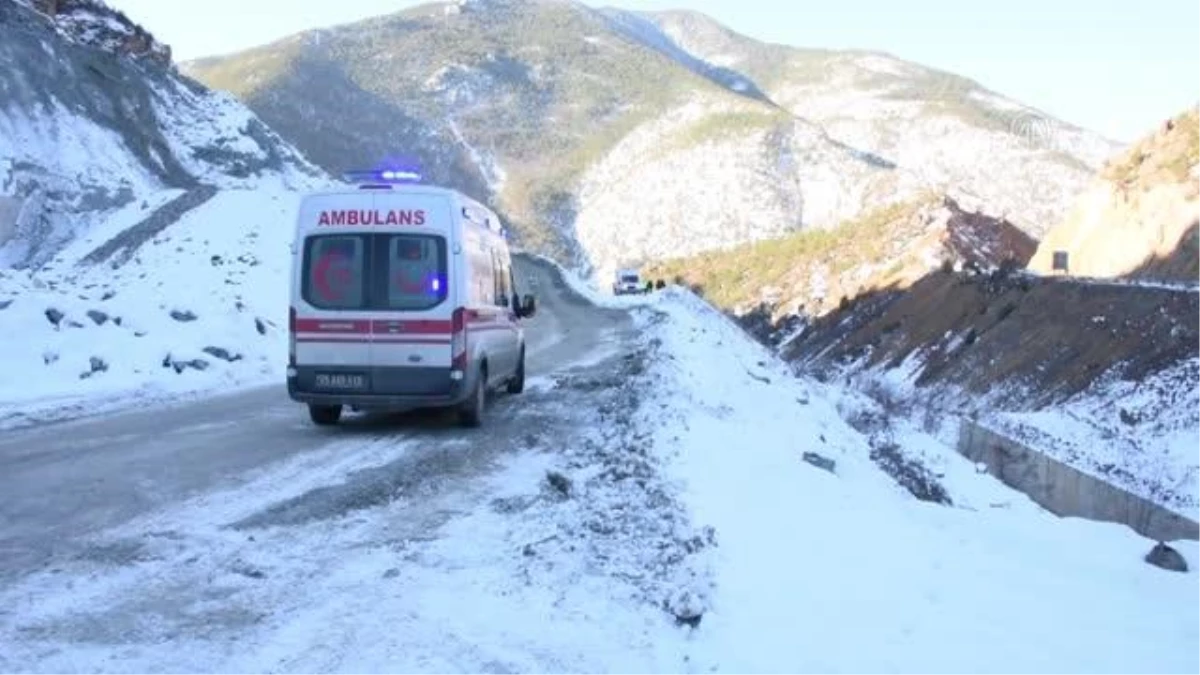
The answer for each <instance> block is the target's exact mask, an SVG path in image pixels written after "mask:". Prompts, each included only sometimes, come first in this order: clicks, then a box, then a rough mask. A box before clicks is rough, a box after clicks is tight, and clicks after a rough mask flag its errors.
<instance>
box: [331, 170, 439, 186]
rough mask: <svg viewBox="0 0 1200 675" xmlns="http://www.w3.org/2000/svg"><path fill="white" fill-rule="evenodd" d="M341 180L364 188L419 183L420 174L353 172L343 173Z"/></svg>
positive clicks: (375, 171) (382, 171) (386, 171)
mask: <svg viewBox="0 0 1200 675" xmlns="http://www.w3.org/2000/svg"><path fill="white" fill-rule="evenodd" d="M342 179H343V180H345V181H346V182H347V183H357V184H359V185H361V186H362V187H364V188H366V187H374V186H390V185H403V184H410V183H420V182H421V174H420V173H418V172H416V171H405V170H403V169H372V170H366V171H363V170H353V171H347V172H345V173H343V174H342Z"/></svg>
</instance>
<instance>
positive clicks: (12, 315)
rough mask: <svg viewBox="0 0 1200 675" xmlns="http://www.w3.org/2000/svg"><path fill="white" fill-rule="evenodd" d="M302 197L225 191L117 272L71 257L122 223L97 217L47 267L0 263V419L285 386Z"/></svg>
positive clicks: (264, 188) (275, 190)
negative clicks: (1, 360)
mask: <svg viewBox="0 0 1200 675" xmlns="http://www.w3.org/2000/svg"><path fill="white" fill-rule="evenodd" d="M160 201H161V200H160ZM297 203H298V197H297V195H296V194H295V193H293V192H291V191H290V190H289V189H288V188H287V187H286V185H283V184H279V183H272V182H263V183H261V184H260V185H259V187H258V188H256V189H249V190H226V191H222V192H219V193H218V194H217V195H216V196H215V197H214V198H213V199H212V200H210V201H209V202H207V203H205V204H204V205H202V206H200V207H199V208H197V209H195V210H193V211H191V212H189V213H187V214H185V215H184V216H183V217H182V218H181V219H180V220H179V221H178V222H177V223H175V224H174V225H171V226H170V227H168V228H167V229H166V230H164V231H163V232H162V233H160V234H159V235H158V236H156V237H154V238H153V239H152V240H150V241H148V242H146V243H145V245H143V246H142V248H141V249H139V250H138V252H137V254H136V256H135V257H134V258H133V259H132V260H131V261H130V262H129V263H127V264H125V265H124V266H121V267H118V268H117V269H112V268H111V267H110V266H109V265H107V264H100V265H96V266H94V267H86V266H78V267H77V266H73V265H72V264H71V263H72V262H73V260H72V258H73V257H74V256H76V255H78V256H82V255H86V253H87V251H89V250H91V248H92V245H93V244H97V245H98V244H99V243H102V242H103V241H105V240H106V238H107V235H110V234H113V233H115V231H119V229H118V228H114V227H108V226H105V225H101V226H99V227H98V228H97V229H96V230H94V235H96V236H93V237H92V238H88V239H81V240H78V241H76V242H75V244H74V245H72V246H71V247H70V248H68V249H66V250H65V251H64V257H63V258H62V260H63V261H64V262H63V263H61V264H60V265H59V266H58V267H56V268H54V269H51V270H49V271H45V270H44V271H41V272H38V273H36V274H31V273H29V272H25V271H16V270H0V305H4V308H3V309H0V349H3V350H4V353H5V354H6V357H7V358H6V360H5V364H6V368H5V370H4V371H3V372H2V373H0V425H6V426H11V425H14V424H20V423H22V422H28V421H30V420H37V419H49V418H53V417H56V416H66V415H74V414H79V413H80V412H88V413H101V412H106V411H110V410H113V409H117V408H120V407H125V406H128V405H132V404H135V403H147V402H150V401H157V400H161V399H165V398H170V397H174V396H179V395H184V394H189V393H191V394H198V393H215V392H220V391H227V390H231V389H237V388H241V387H246V386H254V385H258V384H262V383H267V382H282V381H283V368H284V367H286V361H287V342H286V340H287V333H286V329H287V324H286V321H287V306H288V303H287V283H288V269H289V264H290V258H289V255H288V250H289V249H288V247H289V245H290V240H291V235H292V231H293V222H294V220H293V219H294V213H295V208H296V205H297ZM118 217H121V218H123V222H122V223H121V224H126V223H129V222H132V221H135V220H136V219H135V218H130V217H129V216H128V214H121V213H119V214H118Z"/></svg>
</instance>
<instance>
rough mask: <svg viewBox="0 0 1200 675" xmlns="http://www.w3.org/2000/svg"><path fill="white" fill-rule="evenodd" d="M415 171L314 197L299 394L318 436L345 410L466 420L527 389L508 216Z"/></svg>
mask: <svg viewBox="0 0 1200 675" xmlns="http://www.w3.org/2000/svg"><path fill="white" fill-rule="evenodd" d="M414 178H415V177H414V176H410V175H405V174H402V173H401V172H393V171H381V172H365V173H364V172H358V173H354V174H347V180H348V181H351V184H350V185H348V186H347V187H345V188H342V189H332V190H328V191H324V192H318V193H313V194H309V195H306V196H305V197H304V198H303V199H302V201H301V203H300V208H299V214H298V216H297V217H298V222H297V228H296V235H295V241H294V243H293V246H292V278H291V309H290V315H289V321H288V330H289V337H290V346H289V354H288V369H287V384H288V394H289V395H290V396H291V398H292V399H293V400H295V401H298V402H301V403H306V404H308V410H309V415H310V417H311V418H312V421H313V422H314V423H316V424H318V425H332V424H337V422H338V421H339V420H340V419H341V415H342V410H343V408H345V407H350V408H352V409H355V410H384V411H402V410H411V409H415V408H427V407H454V408H457V410H458V412H459V415H460V419H461V421H462V423H463V424H464V425H466V426H478V425H479V424H480V423H481V422H482V418H483V414H484V408H485V403H486V401H487V395H488V393H489V392H491V391H492V390H494V389H498V388H500V387H504V388H506V389H507V391H508V392H509V393H512V394H519V393H521V391H522V390H523V389H524V387H525V333H524V330H523V329H522V326H521V324H520V319H522V318H525V317H531V316H533V315H534V312H535V309H536V308H535V304H534V297H533V296H532V295H524V296H523V297H521V298H520V299H518V296H519V292H518V289H517V285H516V275H514V274H513V269H512V259H511V256H510V252H509V248H508V243H507V240H506V238H505V235H504V231H503V229H502V227H501V225H500V221H499V218H497V217H496V214H495V213H493V212H492V211H490V210H489V209H487V208H486V207H484V206H483V205H481V204H479V203H478V202H476V201H474V200H472V199H470V198H469V197H467V196H465V195H463V194H461V193H459V192H457V191H455V190H451V189H447V188H441V187H435V186H431V185H425V184H420V183H419V182H414Z"/></svg>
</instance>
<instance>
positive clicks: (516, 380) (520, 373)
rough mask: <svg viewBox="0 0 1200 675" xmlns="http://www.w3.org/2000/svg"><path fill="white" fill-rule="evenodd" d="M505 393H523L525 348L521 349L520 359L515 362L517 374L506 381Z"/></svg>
mask: <svg viewBox="0 0 1200 675" xmlns="http://www.w3.org/2000/svg"><path fill="white" fill-rule="evenodd" d="M506 391H508V393H510V394H519V393H521V392H523V391H525V348H524V347H522V348H521V358H520V360H519V361H517V372H516V373H514V374H513V376H512V379H510V380H509V381H508V386H507V387H506Z"/></svg>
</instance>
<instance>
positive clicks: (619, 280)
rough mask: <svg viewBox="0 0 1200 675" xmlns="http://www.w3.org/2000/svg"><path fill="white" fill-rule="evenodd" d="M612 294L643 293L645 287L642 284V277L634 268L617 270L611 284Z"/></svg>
mask: <svg viewBox="0 0 1200 675" xmlns="http://www.w3.org/2000/svg"><path fill="white" fill-rule="evenodd" d="M612 292H613V295H626V294H629V293H645V292H646V289H645V287H643V286H642V278H641V276H640V275H639V274H638V271H637V270H635V269H622V270H617V274H616V278H615V279H613V285H612Z"/></svg>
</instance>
